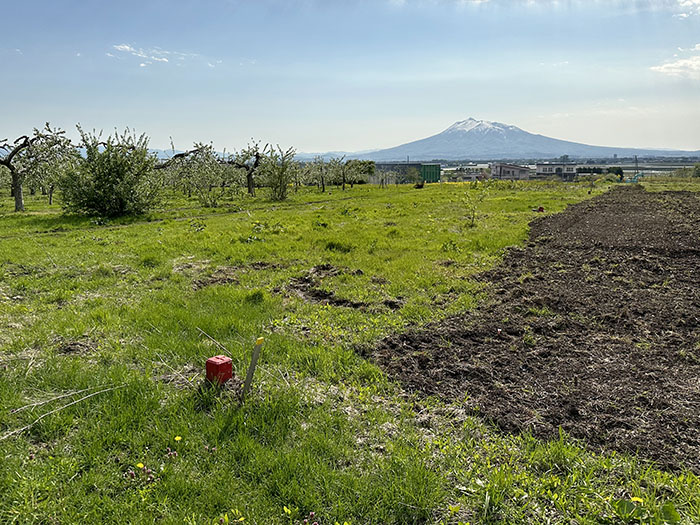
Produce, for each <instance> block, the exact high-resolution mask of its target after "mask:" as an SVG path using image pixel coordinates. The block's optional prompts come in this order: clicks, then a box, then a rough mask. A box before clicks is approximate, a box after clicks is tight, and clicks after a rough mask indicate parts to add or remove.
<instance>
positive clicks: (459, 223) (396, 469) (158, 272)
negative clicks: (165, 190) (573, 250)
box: [0, 182, 700, 524]
mask: <svg viewBox="0 0 700 525" xmlns="http://www.w3.org/2000/svg"><path fill="white" fill-rule="evenodd" d="M649 184H650V185H651V186H652V187H653V185H654V183H653V182H650V183H649ZM665 184H666V185H667V186H669V184H668V183H665ZM589 189H590V185H583V184H581V185H577V184H562V183H549V182H546V183H535V182H530V183H508V182H502V183H496V184H493V185H491V186H490V187H489V189H488V194H487V195H486V197H485V199H484V200H483V202H479V203H478V204H477V205H476V206H477V216H476V222H475V226H474V227H473V228H472V227H470V226H469V221H468V219H467V215H468V211H469V210H468V205H467V204H465V203H464V199H465V192H473V194H476V193H477V192H479V191H480V190H479V189H475V188H474V187H473V186H470V185H468V184H467V185H462V184H444V185H429V186H427V187H426V188H424V189H421V190H416V189H413V188H412V187H391V188H389V189H385V190H382V189H379V188H376V187H370V186H356V187H355V188H353V189H348V190H347V191H345V192H342V191H339V190H337V189H335V188H333V189H332V191H331V192H329V193H327V194H320V193H318V192H317V191H316V190H310V189H305V190H303V191H301V192H299V193H298V194H292V195H291V197H290V199H289V200H288V201H286V202H284V203H281V204H280V203H270V202H269V201H267V200H266V199H265V198H264V197H258V198H256V199H244V200H237V201H235V202H230V203H227V204H226V205H224V206H222V207H220V208H217V209H203V208H200V207H198V206H197V205H196V204H194V202H191V201H186V200H183V199H172V200H171V201H168V202H167V203H165V204H164V205H163V207H162V209H159V210H156V211H154V212H153V213H151V214H150V215H148V216H144V217H138V218H130V219H123V220H114V221H108V222H105V221H102V220H96V219H91V218H81V217H73V216H64V215H62V214H61V212H60V209H59V208H58V207H56V206H53V207H48V206H47V205H46V204H45V203H44V201H42V200H41V198H38V197H37V198H35V199H31V198H30V199H29V200H28V202H27V208H28V210H29V211H28V212H27V213H25V214H14V213H12V212H11V211H10V210H11V207H10V206H11V201H10V199H9V198H7V197H3V200H2V202H1V204H0V457H1V458H2V461H0V522H2V523H5V522H9V523H14V522H16V523H30V522H35V523H78V522H80V523H83V522H89V521H92V522H110V521H111V522H115V523H127V522H128V523H151V522H153V521H154V520H159V521H161V522H164V523H219V522H222V520H223V522H235V521H237V520H240V521H245V522H246V523H259V524H263V523H281V524H288V523H302V522H303V520H304V519H308V520H309V523H313V522H314V521H318V523H319V524H334V523H336V522H338V523H340V524H343V523H345V522H347V523H349V524H361V523H378V524H391V523H396V524H399V523H454V524H457V523H522V522H530V523H620V522H623V523H624V522H629V523H664V522H668V523H675V522H681V521H682V520H684V522H688V523H690V522H697V521H698V520H700V481H699V480H698V478H697V477H696V476H694V475H693V474H692V473H690V472H677V473H667V472H662V471H660V470H657V469H655V468H654V467H653V465H650V464H648V463H645V462H643V461H641V460H637V459H635V458H632V457H624V456H620V455H616V454H607V455H605V454H596V453H593V452H590V451H588V450H586V449H585V448H584V444H582V443H577V442H575V441H573V440H571V439H570V438H568V437H567V436H565V435H562V436H561V438H560V439H559V440H555V441H552V442H542V441H538V440H535V439H534V438H532V437H529V436H512V435H504V434H502V433H499V432H498V431H496V430H495V429H493V428H492V427H491V426H489V425H488V424H486V423H485V422H483V421H482V420H481V419H479V418H477V417H473V416H472V415H469V414H466V413H465V411H464V410H463V409H462V408H461V407H460V404H459V403H453V404H446V403H443V402H440V401H439V400H437V399H418V398H413V397H411V396H408V395H406V394H405V393H403V392H402V391H401V389H400V387H399V386H398V385H395V384H393V383H391V382H389V381H388V380H387V379H386V378H385V377H384V376H383V374H382V373H381V371H380V370H379V369H378V368H377V367H376V366H375V365H373V364H372V363H370V362H368V361H366V360H365V359H363V358H362V357H361V354H362V350H363V348H367V347H368V346H369V345H372V344H373V343H374V342H376V341H378V340H379V339H380V338H381V337H383V336H385V335H388V334H390V333H395V332H397V331H401V330H405V329H407V328H409V327H412V326H416V325H423V324H426V323H427V322H429V321H435V320H438V319H440V318H443V317H445V316H447V315H450V314H454V313H457V312H464V311H468V310H469V309H470V308H472V307H473V306H474V305H475V304H477V302H478V301H479V300H480V298H481V294H482V293H483V292H482V289H483V287H482V285H481V284H479V282H478V281H476V280H473V279H472V277H473V276H474V275H475V274H477V273H479V272H481V271H483V270H486V269H488V268H490V267H492V266H493V265H494V264H495V263H497V262H498V260H499V258H500V257H501V255H502V253H503V250H504V249H505V248H506V247H508V246H512V245H517V244H519V243H522V242H524V240H525V239H526V236H527V225H528V222H529V221H530V220H532V219H533V218H534V217H535V216H536V215H537V213H534V212H533V211H532V208H537V207H538V206H543V207H544V208H545V210H546V212H547V213H553V212H557V211H559V210H562V209H563V208H564V207H565V206H566V205H567V204H569V203H573V202H578V201H580V200H582V199H585V198H589V197H590V196H595V195H596V194H598V193H600V192H602V191H604V190H605V189H606V187H605V186H600V187H596V188H594V189H593V190H592V192H591V194H589V193H588V192H589ZM664 189H668V188H667V187H666V186H664ZM684 189H691V190H694V191H697V190H700V184H695V185H692V184H686V186H685V187H684ZM259 336H263V337H265V343H264V347H263V354H262V358H261V364H260V366H259V368H258V370H257V372H256V381H255V383H254V389H253V393H252V395H251V396H250V397H249V398H248V399H247V400H246V401H245V403H243V404H241V403H239V402H238V400H237V399H236V397H235V395H234V393H233V392H232V390H230V389H223V390H221V391H216V390H212V389H206V388H201V380H202V377H203V368H204V362H205V360H206V358H207V357H209V356H212V355H216V354H219V353H226V354H228V355H230V356H231V357H232V358H233V361H234V369H235V372H236V374H237V376H239V377H241V376H243V375H245V370H246V367H247V364H248V361H249V359H250V352H251V350H252V346H253V343H254V341H255V339H256V338H257V337H259ZM222 348H224V349H225V350H222ZM73 402H75V403H74V404H70V403H73ZM63 407H65V408H63ZM39 418H41V419H39ZM25 426H29V428H27V429H26V430H23V431H21V432H16V431H19V430H20V429H23V428H24V427H25ZM310 513H314V515H313V516H311V517H310V516H309V515H310Z"/></svg>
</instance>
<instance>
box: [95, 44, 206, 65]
mask: <svg viewBox="0 0 700 525" xmlns="http://www.w3.org/2000/svg"><path fill="white" fill-rule="evenodd" d="M112 49H113V50H115V51H118V52H119V55H114V54H112V53H106V55H107V56H108V57H112V58H122V56H124V55H132V56H134V57H136V58H140V59H142V60H144V61H143V62H140V63H139V66H141V67H145V66H146V65H148V64H151V63H153V62H160V63H163V64H166V63H169V62H170V61H171V60H179V61H185V60H190V59H197V58H202V57H201V55H198V54H197V53H181V52H179V51H167V50H165V49H161V48H160V47H153V48H140V47H139V48H136V47H134V46H132V45H130V44H115V45H113V46H112ZM120 55H121V56H120Z"/></svg>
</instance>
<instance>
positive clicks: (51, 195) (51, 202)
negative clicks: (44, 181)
mask: <svg viewBox="0 0 700 525" xmlns="http://www.w3.org/2000/svg"><path fill="white" fill-rule="evenodd" d="M52 204H53V184H52V185H51V186H49V206H51V205H52Z"/></svg>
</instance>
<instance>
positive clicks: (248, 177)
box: [246, 170, 255, 197]
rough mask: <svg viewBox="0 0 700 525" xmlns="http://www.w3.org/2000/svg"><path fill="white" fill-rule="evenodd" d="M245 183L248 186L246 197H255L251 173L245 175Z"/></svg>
mask: <svg viewBox="0 0 700 525" xmlns="http://www.w3.org/2000/svg"><path fill="white" fill-rule="evenodd" d="M246 182H247V184H248V195H250V196H251V197H255V181H254V180H253V171H252V170H250V171H248V172H247V173H246Z"/></svg>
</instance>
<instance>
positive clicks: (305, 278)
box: [287, 264, 368, 308]
mask: <svg viewBox="0 0 700 525" xmlns="http://www.w3.org/2000/svg"><path fill="white" fill-rule="evenodd" d="M340 274H353V275H362V270H350V269H349V268H338V267H336V266H333V265H332V264H319V265H318V266H314V267H313V268H311V269H310V270H309V271H308V272H307V273H305V274H304V275H302V276H301V277H295V278H293V279H291V280H290V282H289V285H287V291H288V292H291V293H293V294H295V295H297V296H299V297H301V298H302V299H304V300H305V301H308V302H311V303H320V304H329V305H331V306H344V307H347V308H365V307H366V306H368V305H367V303H363V302H360V301H351V300H349V299H344V298H342V297H338V296H337V295H335V293H334V292H332V291H329V290H324V289H323V288H321V282H322V281H323V279H325V278H327V277H335V276H336V275H340Z"/></svg>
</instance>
